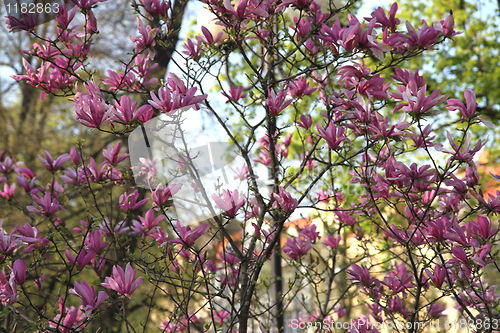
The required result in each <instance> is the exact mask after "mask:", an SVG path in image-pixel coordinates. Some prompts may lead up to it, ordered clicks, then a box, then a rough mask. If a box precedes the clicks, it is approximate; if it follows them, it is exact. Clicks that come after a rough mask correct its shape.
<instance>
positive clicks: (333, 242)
mask: <svg viewBox="0 0 500 333" xmlns="http://www.w3.org/2000/svg"><path fill="white" fill-rule="evenodd" d="M341 240H342V236H340V235H337V237H333V236H330V235H326V240H325V241H324V242H323V244H325V245H326V246H329V247H331V248H333V249H336V248H337V247H339V244H340V241H341Z"/></svg>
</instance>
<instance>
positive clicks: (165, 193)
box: [151, 184, 182, 207]
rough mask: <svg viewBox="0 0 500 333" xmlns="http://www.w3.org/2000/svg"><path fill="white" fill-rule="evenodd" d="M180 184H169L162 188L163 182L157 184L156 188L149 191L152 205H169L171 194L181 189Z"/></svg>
mask: <svg viewBox="0 0 500 333" xmlns="http://www.w3.org/2000/svg"><path fill="white" fill-rule="evenodd" d="M181 187H182V184H170V185H168V186H167V187H166V188H165V189H163V184H158V186H157V187H156V189H155V190H154V191H153V192H151V200H153V206H154V207H162V206H163V205H167V206H170V205H171V204H173V203H172V202H171V200H172V196H173V195H175V194H176V193H177V192H179V190H180V189H181Z"/></svg>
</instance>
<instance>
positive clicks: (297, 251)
mask: <svg viewBox="0 0 500 333" xmlns="http://www.w3.org/2000/svg"><path fill="white" fill-rule="evenodd" d="M312 248H313V244H312V242H311V240H310V239H309V238H308V237H304V239H301V238H300V237H294V238H293V240H292V239H291V238H287V240H286V243H285V246H284V247H283V252H285V253H286V254H287V255H288V256H289V257H290V258H291V259H293V260H298V259H299V258H300V257H302V256H304V255H306V254H307V253H308V252H309V251H310V250H311V249H312Z"/></svg>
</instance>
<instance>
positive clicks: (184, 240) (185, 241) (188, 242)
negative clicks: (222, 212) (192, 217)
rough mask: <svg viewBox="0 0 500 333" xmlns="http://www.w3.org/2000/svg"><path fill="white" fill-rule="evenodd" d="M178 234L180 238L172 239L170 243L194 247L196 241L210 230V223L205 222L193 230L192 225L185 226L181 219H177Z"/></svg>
mask: <svg viewBox="0 0 500 333" xmlns="http://www.w3.org/2000/svg"><path fill="white" fill-rule="evenodd" d="M176 225H177V234H178V235H179V237H180V238H177V239H174V240H171V241H170V243H175V244H181V245H183V246H184V245H185V246H186V247H192V246H193V245H194V242H195V241H196V240H197V239H198V238H200V236H201V235H203V234H205V233H206V232H207V230H208V227H209V225H208V223H206V222H205V223H203V224H202V225H200V226H199V227H196V228H194V229H192V230H191V227H185V226H184V225H183V224H182V223H181V221H179V220H177V223H176Z"/></svg>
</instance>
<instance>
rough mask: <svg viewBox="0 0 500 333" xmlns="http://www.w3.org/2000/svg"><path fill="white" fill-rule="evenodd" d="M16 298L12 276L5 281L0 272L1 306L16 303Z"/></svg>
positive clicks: (15, 288) (15, 286)
mask: <svg viewBox="0 0 500 333" xmlns="http://www.w3.org/2000/svg"><path fill="white" fill-rule="evenodd" d="M17 298H18V295H17V284H16V281H15V277H14V275H11V276H10V277H9V279H8V280H7V278H6V277H5V275H4V274H3V272H0V301H1V302H2V305H3V306H7V305H12V304H14V303H16V302H17Z"/></svg>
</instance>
